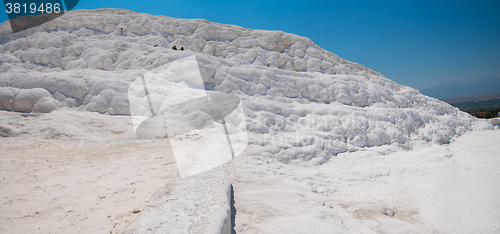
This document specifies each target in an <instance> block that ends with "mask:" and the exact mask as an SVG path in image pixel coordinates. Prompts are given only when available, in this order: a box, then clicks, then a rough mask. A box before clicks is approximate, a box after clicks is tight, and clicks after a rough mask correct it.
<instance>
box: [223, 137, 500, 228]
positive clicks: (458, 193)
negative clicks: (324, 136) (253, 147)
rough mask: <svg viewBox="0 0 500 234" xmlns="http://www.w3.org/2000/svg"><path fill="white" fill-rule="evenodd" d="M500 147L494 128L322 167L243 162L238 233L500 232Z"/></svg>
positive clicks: (255, 159)
mask: <svg viewBox="0 0 500 234" xmlns="http://www.w3.org/2000/svg"><path fill="white" fill-rule="evenodd" d="M499 143H500V131H494V130H489V131H474V132H469V133H467V134H465V135H464V136H462V137H458V138H455V141H454V142H452V143H451V144H445V145H435V144H421V145H414V146H413V147H414V149H413V150H411V151H401V150H400V149H398V148H396V147H393V146H381V147H372V148H367V149H362V150H360V151H357V152H351V153H342V154H339V155H338V156H336V157H333V158H331V159H330V160H329V161H327V162H326V163H324V164H322V165H320V166H311V167H303V166H302V165H300V164H297V165H293V162H291V163H289V164H286V165H285V164H279V163H276V162H273V161H272V160H270V159H269V158H266V157H261V156H259V155H258V154H254V156H251V157H246V158H243V157H240V158H237V159H236V160H237V161H236V171H235V175H236V178H235V182H234V183H233V185H234V187H235V198H236V201H235V206H236V211H237V213H236V231H237V232H238V233H498V232H499V231H500V229H499V227H498V222H499V221H500V199H498V198H499V197H500V173H499V168H500V144H499ZM386 209H388V210H390V211H392V212H394V215H393V216H389V215H386V214H384V211H385V210H386ZM385 213H388V212H385ZM389 213H390V212H389Z"/></svg>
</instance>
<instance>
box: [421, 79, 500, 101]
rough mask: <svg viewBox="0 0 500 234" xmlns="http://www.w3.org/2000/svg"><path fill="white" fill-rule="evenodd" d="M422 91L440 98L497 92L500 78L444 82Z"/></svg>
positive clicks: (447, 98)
mask: <svg viewBox="0 0 500 234" xmlns="http://www.w3.org/2000/svg"><path fill="white" fill-rule="evenodd" d="M420 92H421V93H422V94H425V95H427V96H431V97H434V98H437V99H440V100H450V99H454V98H459V97H475V96H480V95H489V94H497V93H499V92H500V78H482V79H475V80H466V81H455V82H448V83H442V84H439V85H436V86H432V87H429V88H426V89H422V90H420Z"/></svg>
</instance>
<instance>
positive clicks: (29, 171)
mask: <svg viewBox="0 0 500 234" xmlns="http://www.w3.org/2000/svg"><path fill="white" fill-rule="evenodd" d="M25 116H28V117H22V115H21V114H20V113H15V112H14V113H13V112H6V111H1V112H0V119H2V123H9V125H10V126H11V127H13V130H17V131H19V132H23V131H24V132H25V133H26V134H20V135H18V136H17V137H10V138H0V152H1V153H0V206H1V209H0V210H1V213H0V233H119V232H122V231H124V230H125V229H126V228H127V227H128V226H129V225H130V224H131V223H132V222H133V221H134V220H135V219H136V218H137V217H138V216H139V215H140V213H137V212H140V211H141V210H142V209H143V207H144V206H145V205H146V204H147V202H148V201H149V200H150V199H151V197H153V195H154V193H155V192H156V191H157V189H158V188H160V187H162V186H164V185H165V184H166V183H167V181H169V180H170V179H171V178H172V177H173V175H175V174H176V173H177V168H176V165H175V163H174V159H173V157H172V154H171V153H170V152H169V150H168V149H169V147H168V141H167V140H165V139H153V140H140V139H136V138H135V136H134V135H133V128H132V126H131V125H130V123H129V121H130V120H129V118H126V117H116V116H113V117H111V116H109V115H101V114H95V113H89V112H79V111H68V110H66V111H56V112H53V113H50V114H44V115H25ZM16 126H17V128H16ZM41 129H45V130H44V131H43V130H41ZM48 138H55V139H48Z"/></svg>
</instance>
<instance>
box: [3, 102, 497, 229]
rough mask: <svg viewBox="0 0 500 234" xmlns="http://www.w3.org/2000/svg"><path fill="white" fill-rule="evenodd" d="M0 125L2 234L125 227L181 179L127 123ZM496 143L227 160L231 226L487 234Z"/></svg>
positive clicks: (88, 119) (87, 118)
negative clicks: (3, 132) (316, 160)
mask: <svg viewBox="0 0 500 234" xmlns="http://www.w3.org/2000/svg"><path fill="white" fill-rule="evenodd" d="M0 121H2V124H3V126H7V127H8V128H9V129H10V130H9V131H8V132H9V133H8V134H11V137H4V138H0V152H1V153H0V199H1V200H0V207H1V211H2V212H1V213H0V232H1V233H68V232H69V233H119V232H122V231H124V230H126V229H127V228H128V227H129V225H130V224H132V222H133V221H134V220H135V219H136V218H138V217H139V216H140V215H141V214H142V212H139V213H137V211H144V207H145V206H146V204H147V203H148V201H150V199H151V198H152V197H153V196H154V194H155V193H156V192H157V191H158V189H159V188H161V187H163V186H164V185H165V184H167V183H168V182H169V181H171V179H172V178H174V176H175V175H176V174H177V173H178V171H177V168H176V164H175V160H174V157H173V156H172V153H171V151H170V150H169V146H168V141H167V140H166V139H159V138H157V139H149V140H147V139H138V138H137V137H136V136H135V135H134V133H133V127H132V125H131V122H130V119H129V118H127V117H120V116H109V115H102V114H97V113H90V112H84V111H77V110H67V109H66V110H65V109H62V110H58V111H54V112H51V113H49V114H21V113H16V112H7V111H1V112H0ZM499 142H500V131H473V132H469V133H467V134H465V135H463V136H461V137H458V138H455V139H454V142H452V143H451V144H445V145H436V144H432V143H430V144H420V145H418V144H416V143H415V145H413V150H410V151H404V150H401V149H400V148H399V147H397V146H395V145H386V146H380V147H371V148H360V149H359V150H358V151H356V152H346V153H341V154H339V155H338V156H336V157H333V158H331V159H330V160H328V161H326V162H325V163H323V164H321V165H313V164H312V162H311V165H310V166H304V165H303V164H302V163H301V162H299V161H297V162H295V161H290V162H289V163H288V164H284V163H281V162H278V161H275V160H274V159H272V158H267V157H265V156H262V155H260V154H259V153H258V152H259V150H263V149H260V148H259V147H257V146H251V147H250V148H248V149H247V151H246V152H245V153H244V154H243V155H242V156H240V157H237V158H236V161H235V168H234V170H235V171H234V175H235V178H234V180H233V185H234V187H235V200H236V202H235V206H236V231H237V232H238V233H457V232H458V231H461V233H475V232H476V233H478V232H479V233H495V232H497V231H498V229H497V230H493V229H494V228H495V223H497V222H498V221H499V220H500V200H499V199H498V197H500V177H499V175H500V173H499V172H498V171H499V170H498V168H500V144H498V143H499ZM264 150H265V149H264ZM252 152H253V154H252ZM299 160H300V159H299ZM186 191H187V190H186ZM168 196H172V194H170V195H168ZM178 196H179V199H182V198H181V197H183V195H178ZM189 196H191V197H193V196H194V197H193V200H196V198H195V197H196V196H204V194H202V193H200V194H199V195H193V194H190V195H189ZM159 200H161V197H160V198H159ZM174 208H175V207H174ZM386 209H390V210H392V211H393V212H394V215H393V216H388V215H385V214H384V210H386ZM158 212H161V211H158ZM172 212H178V213H179V214H184V213H185V212H186V211H185V210H183V209H173V210H172ZM190 212H192V211H190ZM386 213H387V212H386ZM172 215H174V214H172ZM192 215H195V216H196V212H195V213H193V214H192ZM192 215H190V217H191V219H192V222H198V221H196V218H195V217H194V216H192ZM160 221H161V220H159V222H160ZM141 222H142V223H144V221H141ZM190 222H191V221H190ZM146 223H147V222H146ZM171 225H175V222H174V223H173V224H171ZM179 225H181V224H179ZM186 225H188V224H186ZM190 225H194V224H190ZM436 225H437V226H436ZM460 225H464V226H460ZM465 225H468V226H465ZM164 226H165V225H164ZM164 228H166V230H168V227H167V226H165V227H164Z"/></svg>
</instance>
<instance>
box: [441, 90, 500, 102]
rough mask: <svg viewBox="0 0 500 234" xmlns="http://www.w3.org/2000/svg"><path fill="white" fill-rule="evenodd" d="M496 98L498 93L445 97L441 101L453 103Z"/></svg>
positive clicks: (498, 97)
mask: <svg viewBox="0 0 500 234" xmlns="http://www.w3.org/2000/svg"><path fill="white" fill-rule="evenodd" d="M499 92H500V90H499ZM497 99H500V93H497V94H489V95H481V96H475V97H458V98H452V99H446V100H443V101H444V102H447V103H449V104H455V103H463V102H480V101H490V100H497Z"/></svg>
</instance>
